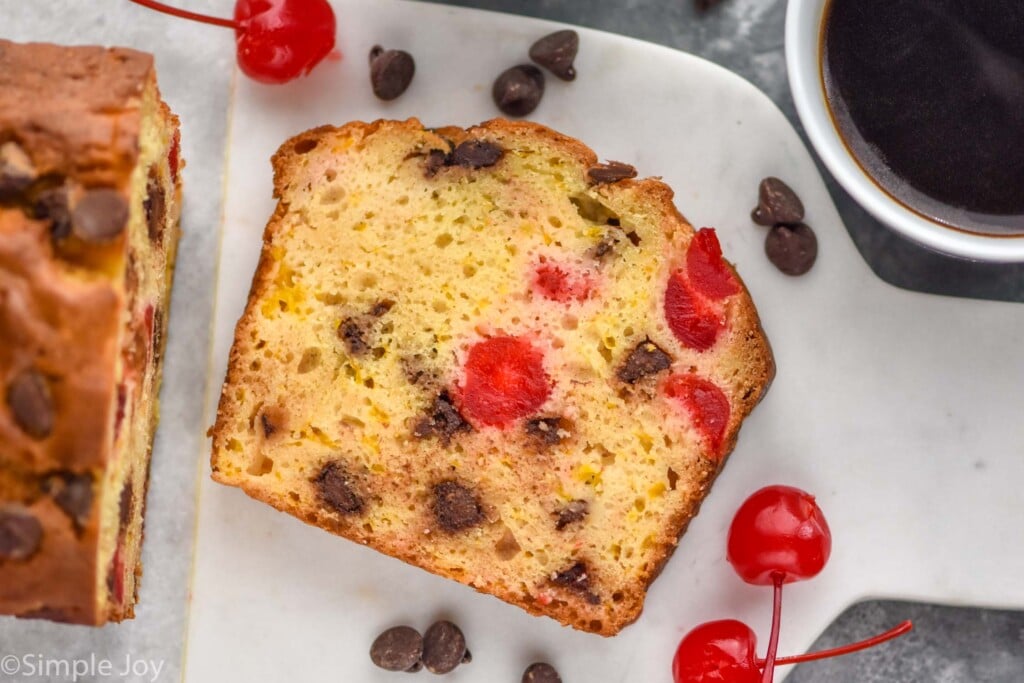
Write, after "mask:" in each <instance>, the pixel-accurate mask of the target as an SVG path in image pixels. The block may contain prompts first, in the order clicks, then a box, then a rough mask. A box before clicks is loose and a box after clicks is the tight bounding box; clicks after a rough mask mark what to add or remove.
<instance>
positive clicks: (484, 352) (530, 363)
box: [456, 337, 551, 427]
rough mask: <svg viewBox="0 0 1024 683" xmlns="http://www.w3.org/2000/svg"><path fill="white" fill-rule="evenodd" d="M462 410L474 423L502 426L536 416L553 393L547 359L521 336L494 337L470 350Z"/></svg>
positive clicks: (459, 399) (461, 393) (460, 396)
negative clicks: (547, 369)
mask: <svg viewBox="0 0 1024 683" xmlns="http://www.w3.org/2000/svg"><path fill="white" fill-rule="evenodd" d="M464 371H465V379H464V382H463V385H462V386H461V387H459V388H458V390H457V391H456V397H457V402H458V403H459V409H460V410H461V411H462V413H463V414H464V415H466V416H467V417H468V418H469V419H470V420H471V421H473V422H476V423H479V424H484V425H489V426H492V427H503V426H505V425H507V424H508V423H510V422H512V421H514V420H516V419H518V418H521V417H525V416H527V415H530V414H532V413H534V412H535V411H536V410H537V409H538V408H540V406H541V405H542V404H543V403H544V401H546V400H547V398H548V395H549V394H550V393H551V386H550V381H549V380H548V376H547V374H546V373H545V372H544V356H543V355H542V354H541V352H540V351H538V350H537V349H536V348H534V347H533V345H532V344H530V342H528V341H527V340H525V339H522V338H519V337H492V338H490V339H485V340H484V341H481V342H477V343H476V344H474V345H473V348H471V349H470V350H469V354H468V355H467V357H466V365H465V368H464Z"/></svg>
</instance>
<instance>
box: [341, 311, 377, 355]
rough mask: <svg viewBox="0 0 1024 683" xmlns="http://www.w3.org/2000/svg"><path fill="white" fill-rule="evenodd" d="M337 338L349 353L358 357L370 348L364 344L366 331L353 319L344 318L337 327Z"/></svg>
mask: <svg viewBox="0 0 1024 683" xmlns="http://www.w3.org/2000/svg"><path fill="white" fill-rule="evenodd" d="M338 336H339V337H341V339H342V341H344V342H345V346H347V347H348V351H349V353H351V354H352V355H353V356H360V355H362V354H364V353H366V351H367V350H368V349H369V348H370V345H369V344H367V343H366V331H365V330H364V329H363V326H362V325H361V324H360V323H359V321H358V320H356V319H355V318H345V319H344V320H342V321H341V324H340V325H339V326H338Z"/></svg>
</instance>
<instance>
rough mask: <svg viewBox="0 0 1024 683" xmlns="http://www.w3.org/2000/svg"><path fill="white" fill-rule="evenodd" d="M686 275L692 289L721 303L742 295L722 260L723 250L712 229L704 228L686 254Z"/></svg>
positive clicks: (691, 242)
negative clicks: (735, 295) (725, 299)
mask: <svg viewBox="0 0 1024 683" xmlns="http://www.w3.org/2000/svg"><path fill="white" fill-rule="evenodd" d="M686 273H687V275H688V276H689V278H690V284H691V285H693V288H694V289H695V290H697V291H698V292H700V293H701V294H703V295H704V296H706V297H707V298H709V299H714V300H720V299H724V298H726V297H728V296H732V295H733V294H738V293H739V291H740V286H739V283H738V282H736V276H735V275H733V273H732V271H731V270H730V269H729V266H727V265H726V264H725V261H723V260H722V247H721V245H720V244H719V243H718V237H717V236H716V235H715V231H714V229H713V228H701V229H700V230H698V231H697V234H696V235H694V236H693V240H691V241H690V247H689V249H687V251H686Z"/></svg>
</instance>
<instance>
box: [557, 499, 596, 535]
mask: <svg viewBox="0 0 1024 683" xmlns="http://www.w3.org/2000/svg"><path fill="white" fill-rule="evenodd" d="M589 513H590V506H589V505H588V504H587V501H585V500H574V501H572V502H571V503H569V504H568V505H566V506H565V507H564V508H562V509H561V510H559V511H558V520H557V521H556V522H555V529H557V530H558V531H561V530H562V529H564V528H565V527H567V526H569V525H570V524H574V523H576V522H580V521H582V520H583V519H584V518H585V517H586V516H587V515H588V514H589Z"/></svg>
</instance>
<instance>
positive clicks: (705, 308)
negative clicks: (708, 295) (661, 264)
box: [665, 272, 725, 351]
mask: <svg viewBox="0 0 1024 683" xmlns="http://www.w3.org/2000/svg"><path fill="white" fill-rule="evenodd" d="M665 320H666V321H668V326H669V329H670V330H672V334H674V335H675V336H676V339H678V340H679V341H680V342H681V343H682V344H683V345H685V346H687V347H689V348H691V349H694V350H697V351H706V350H708V349H710V348H711V347H712V346H714V344H715V340H716V339H718V333H719V331H720V330H721V329H722V328H723V327H725V318H724V317H723V316H722V314H721V313H720V312H719V311H718V309H717V307H716V306H715V305H714V304H713V303H711V302H710V301H708V300H707V299H705V298H704V297H702V296H700V294H698V293H697V292H696V291H695V290H694V289H693V287H692V286H691V284H690V282H689V280H688V279H687V277H686V275H685V274H684V273H682V272H676V273H673V274H672V275H671V276H670V277H669V279H668V286H667V287H666V288H665Z"/></svg>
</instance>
